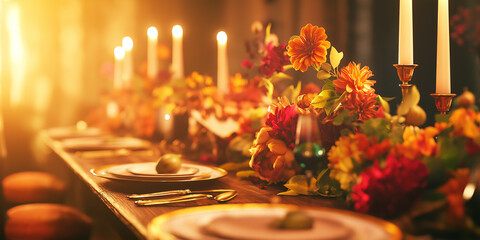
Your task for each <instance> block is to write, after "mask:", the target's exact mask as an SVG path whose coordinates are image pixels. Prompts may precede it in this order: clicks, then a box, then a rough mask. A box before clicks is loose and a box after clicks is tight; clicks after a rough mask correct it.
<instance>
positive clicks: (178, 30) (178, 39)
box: [172, 25, 185, 79]
mask: <svg viewBox="0 0 480 240" xmlns="http://www.w3.org/2000/svg"><path fill="white" fill-rule="evenodd" d="M172 36H173V39H172V40H173V42H172V73H173V75H172V78H173V79H181V78H184V77H185V75H184V72H183V46H182V45H183V43H182V41H183V29H182V27H181V26H180V25H175V26H173V28H172Z"/></svg>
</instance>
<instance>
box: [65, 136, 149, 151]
mask: <svg viewBox="0 0 480 240" xmlns="http://www.w3.org/2000/svg"><path fill="white" fill-rule="evenodd" d="M62 145H63V147H64V148H65V149H67V150H76V151H82V150H84V151H85V150H115V149H131V150H135V149H145V148H148V147H149V146H150V143H149V142H147V141H145V140H142V139H139V138H133V137H114V136H102V137H81V138H70V139H65V140H63V141H62Z"/></svg>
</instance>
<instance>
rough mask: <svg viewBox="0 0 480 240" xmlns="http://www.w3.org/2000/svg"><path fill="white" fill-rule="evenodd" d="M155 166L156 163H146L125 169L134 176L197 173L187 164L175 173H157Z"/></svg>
mask: <svg viewBox="0 0 480 240" xmlns="http://www.w3.org/2000/svg"><path fill="white" fill-rule="evenodd" d="M156 166H157V163H156V162H148V163H133V164H131V166H128V167H127V171H128V172H130V173H131V174H134V175H142V176H153V177H158V176H192V175H194V174H196V173H198V171H199V169H198V168H196V167H194V166H192V165H188V164H182V166H181V167H180V170H178V172H176V173H157V170H156V169H155V168H156Z"/></svg>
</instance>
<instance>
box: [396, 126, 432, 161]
mask: <svg viewBox="0 0 480 240" xmlns="http://www.w3.org/2000/svg"><path fill="white" fill-rule="evenodd" d="M438 133H439V130H438V129H437V128H435V127H427V128H425V129H421V130H417V129H416V128H414V127H412V126H410V127H407V128H405V131H404V132H403V143H401V144H398V145H396V148H395V151H396V153H397V155H398V156H403V157H406V158H408V159H411V160H415V159H419V158H421V157H422V156H433V155H435V154H436V153H437V151H438V145H437V142H436V141H435V136H437V135H438Z"/></svg>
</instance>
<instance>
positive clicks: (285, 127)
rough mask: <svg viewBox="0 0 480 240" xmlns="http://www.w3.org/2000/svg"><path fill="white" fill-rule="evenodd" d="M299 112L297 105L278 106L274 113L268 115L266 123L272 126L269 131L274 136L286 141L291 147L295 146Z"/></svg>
mask: <svg viewBox="0 0 480 240" xmlns="http://www.w3.org/2000/svg"><path fill="white" fill-rule="evenodd" d="M297 120H298V114H297V111H296V109H295V106H285V107H280V106H279V107H277V108H276V109H275V112H274V113H270V114H269V115H268V119H267V121H266V123H265V124H266V125H267V126H269V127H270V128H271V130H270V131H269V132H268V133H269V134H270V136H272V137H273V138H277V139H280V140H282V141H283V142H285V144H286V146H287V147H289V148H290V149H293V148H294V147H295V134H296V131H297Z"/></svg>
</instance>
